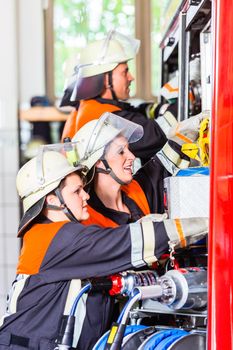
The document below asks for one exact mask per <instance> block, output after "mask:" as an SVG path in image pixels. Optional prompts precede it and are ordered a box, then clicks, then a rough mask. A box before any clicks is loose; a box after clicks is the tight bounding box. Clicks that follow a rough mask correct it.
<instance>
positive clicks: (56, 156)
mask: <svg viewBox="0 0 233 350" xmlns="http://www.w3.org/2000/svg"><path fill="white" fill-rule="evenodd" d="M66 148H67V145H65V144H57V145H46V146H41V147H40V148H39V153H38V154H37V156H36V157H34V158H32V159H31V160H30V161H28V162H27V163H26V164H24V166H23V167H22V168H21V169H20V170H19V172H18V174H17V178H16V187H17V191H18V194H19V196H20V198H21V199H22V201H23V210H24V216H23V218H22V220H21V222H20V225H19V231H18V234H19V235H21V233H22V231H23V230H24V228H25V227H26V226H27V225H28V224H29V223H30V222H31V221H32V220H33V219H34V218H35V217H36V216H37V215H39V213H40V212H41V210H42V208H43V205H44V201H45V195H46V194H48V193H50V192H51V191H53V190H54V189H56V188H57V187H58V186H59V184H60V182H61V180H62V179H64V178H65V177H66V176H67V175H68V174H71V173H73V172H75V171H78V170H79V171H80V172H81V171H82V170H83V168H84V167H83V166H82V165H81V164H80V163H77V165H76V166H73V165H71V164H70V163H69V161H68V159H67V157H66V156H65V154H66V153H65V152H66Z"/></svg>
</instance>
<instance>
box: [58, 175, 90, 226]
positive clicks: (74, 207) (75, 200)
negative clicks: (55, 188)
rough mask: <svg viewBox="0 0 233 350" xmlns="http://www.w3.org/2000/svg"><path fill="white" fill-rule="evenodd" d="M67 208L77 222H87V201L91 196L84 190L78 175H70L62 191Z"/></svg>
mask: <svg viewBox="0 0 233 350" xmlns="http://www.w3.org/2000/svg"><path fill="white" fill-rule="evenodd" d="M61 193H62V196H63V199H64V201H65V203H66V205H67V207H68V208H69V209H70V210H71V211H72V213H73V215H74V216H75V217H76V219H77V220H79V221H80V220H87V219H88V218H89V213H88V211H87V201H88V199H89V198H90V196H89V194H88V193H87V192H85V191H84V189H83V181H82V179H81V178H80V176H79V175H78V174H77V173H72V174H70V175H68V176H67V177H66V179H65V182H64V187H63V188H62V190H61Z"/></svg>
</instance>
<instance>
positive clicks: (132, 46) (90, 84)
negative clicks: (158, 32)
mask: <svg viewBox="0 0 233 350" xmlns="http://www.w3.org/2000/svg"><path fill="white" fill-rule="evenodd" d="M139 44H140V42H139V40H136V39H132V38H130V37H128V36H125V35H123V34H120V33H118V32H116V31H111V32H109V33H108V35H107V37H106V38H105V39H104V40H99V41H96V42H93V43H90V44H88V45H87V46H86V47H85V48H84V49H83V50H82V52H81V53H80V60H79V64H78V65H77V66H76V68H75V71H76V73H75V74H74V75H73V77H72V81H71V82H70V84H69V86H68V90H69V89H71V90H72V89H73V93H72V96H71V100H73V101H80V103H79V105H78V109H77V110H75V111H73V112H72V113H71V115H70V116H69V118H68V120H67V122H66V124H65V127H64V130H63V135H62V139H64V138H65V137H71V138H72V137H73V136H74V135H75V133H76V132H77V131H78V130H79V129H80V128H81V127H82V126H83V125H84V124H86V123H87V122H88V121H90V120H93V119H98V118H99V117H100V116H101V115H102V114H103V113H104V112H112V113H114V114H116V115H119V116H121V117H123V118H125V119H127V120H131V121H133V122H135V123H137V124H139V125H141V126H143V129H144V135H143V137H142V138H141V140H140V143H139V142H135V143H134V144H132V145H131V146H132V151H133V153H134V154H135V156H136V157H138V158H140V159H141V160H142V162H143V163H145V162H146V161H147V160H149V159H150V158H151V157H152V156H153V155H154V154H155V153H156V152H157V151H158V150H160V149H161V148H162V147H163V145H164V144H165V143H166V141H167V136H166V135H167V133H168V130H169V128H170V127H171V126H173V125H174V123H176V118H175V116H176V106H175V105H170V106H169V107H168V109H167V110H166V112H165V113H164V114H163V115H162V116H159V109H158V108H156V105H154V104H153V103H143V104H141V105H139V107H137V108H136V107H134V106H132V105H131V104H130V103H128V102H126V100H127V99H129V93H130V84H131V82H132V81H133V80H134V77H133V76H132V74H131V73H130V71H129V68H128V63H127V62H128V61H129V60H131V59H133V58H134V57H135V56H136V54H137V51H138V49H139ZM66 93H67V91H66V92H65V96H66ZM68 95H69V94H68ZM68 103H69V104H71V103H73V102H68Z"/></svg>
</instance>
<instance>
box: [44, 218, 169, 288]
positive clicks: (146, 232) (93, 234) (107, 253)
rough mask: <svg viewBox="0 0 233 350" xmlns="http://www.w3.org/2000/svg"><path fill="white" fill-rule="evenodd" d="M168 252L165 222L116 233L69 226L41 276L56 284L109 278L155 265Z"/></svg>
mask: <svg viewBox="0 0 233 350" xmlns="http://www.w3.org/2000/svg"><path fill="white" fill-rule="evenodd" d="M167 248H168V236H167V233H166V229H165V226H164V224H163V223H162V222H159V223H153V222H150V224H148V223H146V224H144V223H143V224H141V223H133V224H130V225H123V226H120V227H119V228H115V229H113V228H106V229H102V228H100V227H99V226H83V225H81V224H77V223H66V224H65V225H64V226H63V227H62V228H61V229H60V230H59V231H58V233H57V234H56V236H55V237H54V239H53V241H52V242H51V244H50V246H49V248H48V250H47V252H46V255H45V257H44V259H43V261H42V264H41V267H40V273H42V274H43V278H45V279H46V278H47V279H48V280H49V281H52V282H54V281H56V280H67V279H72V278H80V279H86V278H90V277H96V276H106V275H110V274H113V273H117V272H120V271H125V270H128V269H132V268H138V267H141V266H144V265H146V264H148V263H152V262H154V261H156V260H157V259H158V258H159V257H160V255H161V254H163V253H164V252H165V251H167ZM46 276H47V277H46Z"/></svg>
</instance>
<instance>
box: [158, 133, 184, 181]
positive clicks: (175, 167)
mask: <svg viewBox="0 0 233 350" xmlns="http://www.w3.org/2000/svg"><path fill="white" fill-rule="evenodd" d="M156 157H157V158H158V159H159V160H160V162H161V163H162V165H163V166H164V168H166V169H167V171H168V172H169V173H170V174H172V175H175V174H176V173H177V172H178V171H179V170H180V169H186V168H188V167H189V164H190V158H189V157H188V156H187V155H185V154H184V153H183V152H182V150H181V145H179V144H178V143H176V142H174V141H172V140H169V141H167V142H166V143H165V145H164V146H163V148H162V149H161V150H160V151H158V152H157V153H156Z"/></svg>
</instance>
